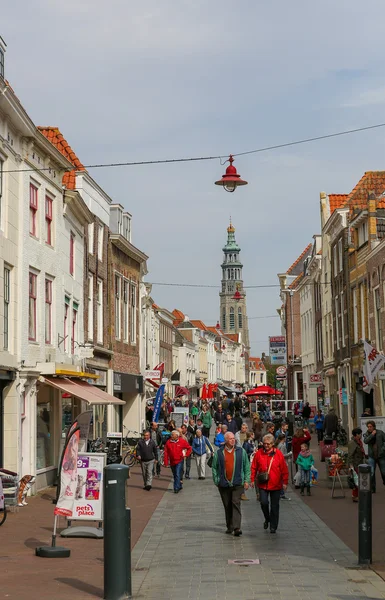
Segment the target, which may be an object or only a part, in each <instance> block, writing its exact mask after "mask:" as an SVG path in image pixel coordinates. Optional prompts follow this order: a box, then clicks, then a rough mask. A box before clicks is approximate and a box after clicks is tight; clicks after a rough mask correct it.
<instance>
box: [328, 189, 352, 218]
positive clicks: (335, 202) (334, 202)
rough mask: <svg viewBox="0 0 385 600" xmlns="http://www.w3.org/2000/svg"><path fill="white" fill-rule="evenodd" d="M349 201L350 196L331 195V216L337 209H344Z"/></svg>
mask: <svg viewBox="0 0 385 600" xmlns="http://www.w3.org/2000/svg"><path fill="white" fill-rule="evenodd" d="M347 199H348V194H329V206H330V214H331V215H332V214H333V213H334V211H335V210H337V208H342V207H343V206H344V204H345V203H346V200H347Z"/></svg>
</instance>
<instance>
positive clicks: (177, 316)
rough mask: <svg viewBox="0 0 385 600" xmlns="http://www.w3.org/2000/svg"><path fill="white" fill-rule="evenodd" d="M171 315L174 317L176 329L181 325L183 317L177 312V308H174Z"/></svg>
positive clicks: (179, 311)
mask: <svg viewBox="0 0 385 600" xmlns="http://www.w3.org/2000/svg"><path fill="white" fill-rule="evenodd" d="M172 314H173V315H174V317H175V319H174V326H175V327H178V325H180V324H181V323H183V321H184V317H185V316H184V314H183V313H182V311H181V310H178V309H177V308H174V310H173V311H172Z"/></svg>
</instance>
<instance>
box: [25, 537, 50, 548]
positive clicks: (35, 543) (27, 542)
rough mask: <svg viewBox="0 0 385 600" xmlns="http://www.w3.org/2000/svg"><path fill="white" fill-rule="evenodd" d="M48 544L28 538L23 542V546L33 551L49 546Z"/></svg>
mask: <svg viewBox="0 0 385 600" xmlns="http://www.w3.org/2000/svg"><path fill="white" fill-rule="evenodd" d="M49 544H50V542H47V541H45V542H42V541H41V540H37V539H36V538H28V539H27V540H25V541H24V546H27V548H31V549H35V548H37V547H38V546H49Z"/></svg>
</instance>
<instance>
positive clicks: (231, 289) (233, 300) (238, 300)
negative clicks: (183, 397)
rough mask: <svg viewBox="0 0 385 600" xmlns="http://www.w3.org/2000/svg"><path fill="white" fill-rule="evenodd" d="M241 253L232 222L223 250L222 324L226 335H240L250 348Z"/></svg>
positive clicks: (220, 294) (220, 295)
mask: <svg viewBox="0 0 385 600" xmlns="http://www.w3.org/2000/svg"><path fill="white" fill-rule="evenodd" d="M240 252H241V248H240V247H239V246H238V244H237V241H236V239H235V227H234V226H233V224H232V223H231V222H230V225H229V227H228V228H227V243H226V245H225V246H224V248H223V262H222V285H221V292H220V293H219V297H220V324H221V328H222V330H223V331H224V333H226V334H234V335H239V334H240V336H241V341H242V342H243V343H244V344H245V345H246V347H247V348H248V347H249V330H248V322H247V310H246V294H245V291H244V287H243V275H242V269H243V264H242V263H241V259H240Z"/></svg>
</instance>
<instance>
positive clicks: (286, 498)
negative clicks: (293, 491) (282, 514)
mask: <svg viewBox="0 0 385 600" xmlns="http://www.w3.org/2000/svg"><path fill="white" fill-rule="evenodd" d="M281 500H291V498H289V497H288V496H281Z"/></svg>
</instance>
